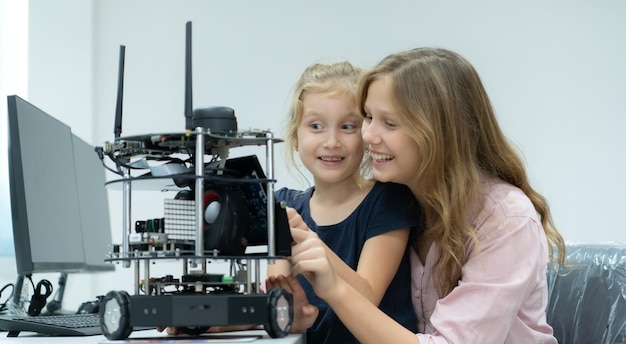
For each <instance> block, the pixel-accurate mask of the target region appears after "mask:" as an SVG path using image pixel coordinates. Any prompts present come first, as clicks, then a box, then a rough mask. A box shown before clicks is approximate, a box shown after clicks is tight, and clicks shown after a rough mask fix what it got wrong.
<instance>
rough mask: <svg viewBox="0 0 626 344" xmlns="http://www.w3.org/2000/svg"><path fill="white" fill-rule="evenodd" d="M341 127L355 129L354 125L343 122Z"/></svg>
mask: <svg viewBox="0 0 626 344" xmlns="http://www.w3.org/2000/svg"><path fill="white" fill-rule="evenodd" d="M341 129H343V130H354V129H356V125H354V124H344V125H342V126H341Z"/></svg>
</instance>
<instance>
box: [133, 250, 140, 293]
mask: <svg viewBox="0 0 626 344" xmlns="http://www.w3.org/2000/svg"><path fill="white" fill-rule="evenodd" d="M134 255H135V257H139V251H137V250H135V252H134ZM140 262H141V260H139V259H136V260H135V295H139V290H140V289H141V288H140V287H139V285H140V283H141V277H140V274H141V267H140V264H139V263H140Z"/></svg>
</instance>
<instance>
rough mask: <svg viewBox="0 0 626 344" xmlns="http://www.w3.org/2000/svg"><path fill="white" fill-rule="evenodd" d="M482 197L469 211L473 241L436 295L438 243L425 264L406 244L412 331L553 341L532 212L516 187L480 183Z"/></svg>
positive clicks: (439, 339)
mask: <svg viewBox="0 0 626 344" xmlns="http://www.w3.org/2000/svg"><path fill="white" fill-rule="evenodd" d="M482 192H483V194H484V195H485V204H484V206H483V208H482V209H481V210H480V211H479V212H478V215H477V216H476V217H475V218H474V220H473V222H472V225H473V227H474V228H475V229H476V234H477V237H478V245H476V244H475V243H474V241H473V240H471V239H470V240H469V241H468V242H467V249H468V251H467V254H468V259H467V262H466V264H465V265H464V266H463V269H462V275H461V280H460V281H459V284H458V286H457V287H456V288H454V290H453V291H452V292H451V293H450V294H448V295H447V296H446V297H444V298H439V296H438V295H437V291H436V289H435V286H434V282H433V272H434V271H433V264H434V261H435V258H436V256H437V251H438V247H437V246H436V245H432V246H431V247H430V249H429V252H428V254H427V257H426V265H424V264H423V263H422V262H421V261H420V259H419V257H418V256H417V255H416V254H415V252H414V251H413V250H411V267H412V280H413V281H412V285H411V291H412V294H413V296H414V298H413V307H414V309H415V313H416V314H417V318H418V329H419V331H418V332H419V333H418V334H417V336H418V338H419V339H420V342H421V343H423V344H425V343H515V344H518V343H557V341H556V339H555V338H554V337H553V336H552V328H551V327H550V325H548V324H547V322H546V313H545V310H546V305H547V301H548V289H547V282H546V272H547V271H546V269H547V267H548V247H547V242H546V237H545V234H544V231H543V227H542V225H541V222H540V221H539V218H538V215H537V213H536V211H535V209H534V207H533V205H532V203H531V202H530V200H529V199H528V197H527V196H526V195H525V194H524V193H523V192H522V191H521V190H519V189H518V188H516V187H514V186H512V185H510V184H508V183H505V182H503V181H501V180H498V179H488V180H486V181H484V182H483V185H482Z"/></svg>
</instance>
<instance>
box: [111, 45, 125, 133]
mask: <svg viewBox="0 0 626 344" xmlns="http://www.w3.org/2000/svg"><path fill="white" fill-rule="evenodd" d="M125 54H126V46H124V45H120V63H119V72H118V76H117V104H116V106H115V125H114V127H113V134H114V135H115V141H117V140H118V139H119V138H120V135H122V100H123V98H124V55H125Z"/></svg>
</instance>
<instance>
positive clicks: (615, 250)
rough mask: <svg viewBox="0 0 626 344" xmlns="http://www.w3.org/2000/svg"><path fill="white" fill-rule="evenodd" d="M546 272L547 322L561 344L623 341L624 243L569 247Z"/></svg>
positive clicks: (625, 312) (625, 308) (625, 333)
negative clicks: (562, 260) (561, 259)
mask: <svg viewBox="0 0 626 344" xmlns="http://www.w3.org/2000/svg"><path fill="white" fill-rule="evenodd" d="M566 257H567V262H566V266H565V267H560V268H559V269H558V271H555V270H554V269H550V268H549V269H548V291H549V299H548V308H547V317H548V323H549V324H550V325H552V327H553V328H554V335H555V336H556V338H557V339H558V341H559V343H561V344H582V343H589V344H609V343H610V344H621V343H626V243H609V244H594V245H583V244H568V245H567V255H566Z"/></svg>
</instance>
